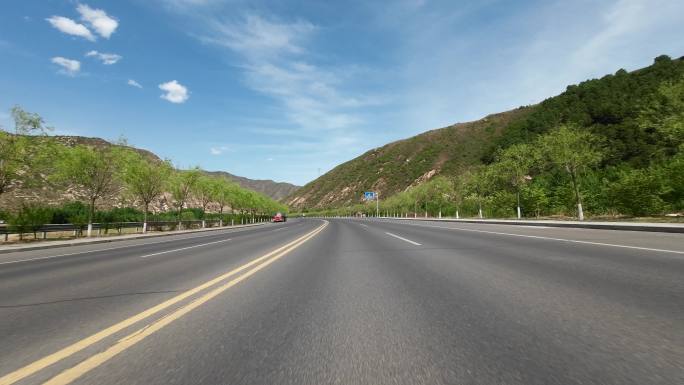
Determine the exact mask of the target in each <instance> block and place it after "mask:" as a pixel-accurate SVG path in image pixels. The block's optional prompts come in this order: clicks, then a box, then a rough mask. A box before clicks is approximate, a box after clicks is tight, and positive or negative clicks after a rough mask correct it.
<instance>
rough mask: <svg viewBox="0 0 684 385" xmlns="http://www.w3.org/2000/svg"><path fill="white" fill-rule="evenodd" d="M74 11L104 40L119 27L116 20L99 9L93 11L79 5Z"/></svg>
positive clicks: (83, 5)
mask: <svg viewBox="0 0 684 385" xmlns="http://www.w3.org/2000/svg"><path fill="white" fill-rule="evenodd" d="M76 10H77V11H78V13H80V14H81V19H82V20H83V21H85V22H87V23H88V25H90V27H91V28H93V29H94V30H95V32H97V33H98V34H99V35H100V36H102V37H104V38H105V39H109V37H110V36H111V35H112V34H113V33H114V31H116V28H117V27H118V26H119V22H118V21H117V20H116V19H114V18H112V17H111V16H109V15H107V13H106V12H105V11H103V10H101V9H94V8H90V7H89V6H87V5H85V4H79V5H78V7H76Z"/></svg>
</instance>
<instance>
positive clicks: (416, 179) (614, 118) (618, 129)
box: [286, 56, 684, 210]
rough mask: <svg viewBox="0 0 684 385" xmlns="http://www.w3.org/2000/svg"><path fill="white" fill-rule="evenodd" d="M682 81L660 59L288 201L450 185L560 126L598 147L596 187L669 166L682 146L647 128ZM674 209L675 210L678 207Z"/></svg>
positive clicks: (415, 141) (402, 152)
mask: <svg viewBox="0 0 684 385" xmlns="http://www.w3.org/2000/svg"><path fill="white" fill-rule="evenodd" d="M682 79H684V61H683V60H682V58H680V59H677V60H671V59H670V58H669V57H667V56H661V57H658V58H656V59H655V61H654V63H653V65H651V66H649V67H646V68H643V69H640V70H637V71H633V72H627V71H625V70H622V69H621V70H618V71H617V72H616V73H615V74H613V75H606V76H604V77H603V78H601V79H593V80H588V81H585V82H582V83H580V84H578V85H571V86H568V87H567V89H566V91H565V92H563V93H562V94H560V95H558V96H555V97H552V98H549V99H547V100H545V101H543V102H541V103H539V104H537V105H534V106H528V107H521V108H519V109H516V110H512V111H508V112H504V113H500V114H494V115H490V116H487V117H486V118H484V119H481V120H479V121H475V122H470V123H462V124H455V125H453V126H449V127H445V128H441V129H437V130H433V131H429V132H426V133H423V134H420V135H417V136H415V137H412V138H409V139H406V140H401V141H397V142H394V143H390V144H387V145H385V146H383V147H380V148H377V149H374V150H371V151H368V152H367V153H365V154H363V155H361V156H360V157H358V158H356V159H353V160H351V161H349V162H346V163H344V164H341V165H339V166H337V167H336V168H334V169H333V170H331V171H330V172H328V173H326V174H325V175H323V176H321V177H320V178H318V179H316V180H314V181H312V182H311V183H309V184H307V185H306V186H304V187H303V188H301V189H300V190H298V191H297V192H295V193H294V194H292V195H291V196H290V197H289V198H287V199H286V202H287V203H288V204H289V205H290V206H291V207H293V208H297V209H309V210H310V209H322V208H330V207H341V206H348V205H352V204H357V203H359V202H360V197H361V196H362V192H363V191H368V190H375V191H379V192H380V194H381V196H384V197H389V196H392V195H395V194H397V193H399V192H401V191H405V190H407V189H409V188H411V187H412V186H415V185H419V184H421V183H423V182H425V181H427V180H430V179H433V178H434V177H435V176H438V175H443V176H447V177H449V178H452V177H455V176H458V175H461V174H463V173H465V172H467V171H470V170H474V169H476V168H478V167H479V166H480V165H483V164H485V165H486V164H490V163H492V162H494V161H495V160H496V158H497V154H499V153H500V152H501V150H502V149H506V148H508V147H510V146H511V145H514V144H533V143H535V140H537V138H538V137H539V136H540V135H543V134H546V133H548V132H550V131H551V130H553V129H554V128H556V127H558V126H561V125H570V126H572V127H576V128H577V129H578V130H580V131H585V132H588V133H590V134H592V135H593V137H596V138H597V139H598V141H599V142H600V147H601V151H602V156H601V161H600V163H599V164H597V165H596V166H595V168H596V169H597V170H602V172H604V174H601V173H598V174H596V173H594V174H593V175H592V176H593V177H594V178H598V179H597V180H595V181H593V183H599V184H600V183H603V182H601V178H604V179H605V178H607V179H606V180H609V179H610V178H611V175H612V174H615V173H618V172H622V171H624V170H626V169H629V170H641V169H644V170H645V169H646V168H648V167H649V166H650V165H652V163H653V162H655V161H660V162H666V163H667V159H669V158H670V157H673V156H675V154H676V153H677V146H678V142H677V140H672V138H670V137H668V135H665V134H663V132H661V131H659V130H657V129H656V128H655V127H654V126H653V124H651V125H650V126H649V124H645V123H644V122H645V120H648V119H647V115H648V114H649V110H651V114H652V115H653V114H655V115H661V114H664V113H665V112H664V111H652V110H653V109H654V108H655V109H657V108H659V107H658V106H661V104H662V103H661V104H659V102H660V101H661V99H662V98H663V96H662V92H661V89H662V86H663V85H664V84H674V83H676V84H679V83H681V82H683V80H682ZM537 171H539V170H537ZM605 173H609V174H611V175H608V174H605ZM552 176H553V177H556V176H557V177H559V178H562V175H556V174H554V175H552ZM552 176H549V175H546V176H545V177H547V178H550V177H552ZM606 180H604V182H605V181H606ZM605 199H608V198H605ZM668 199H671V200H672V199H674V200H679V199H681V198H679V197H669V198H668ZM674 203H675V204H674V206H677V203H678V202H674Z"/></svg>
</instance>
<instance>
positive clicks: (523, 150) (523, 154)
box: [494, 143, 537, 219]
mask: <svg viewBox="0 0 684 385" xmlns="http://www.w3.org/2000/svg"><path fill="white" fill-rule="evenodd" d="M536 154H537V151H534V150H533V148H532V147H531V146H529V145H527V144H524V143H520V144H514V145H512V146H510V147H508V148H506V149H504V150H503V151H501V152H500V153H499V156H498V161H497V163H495V164H494V167H495V170H496V172H497V174H498V176H500V177H502V178H503V179H504V180H505V181H506V184H507V185H508V186H510V187H511V188H513V190H514V191H515V195H516V200H517V204H518V206H517V216H518V219H520V218H521V217H522V213H521V210H520V191H521V189H522V186H523V185H524V184H525V182H526V181H527V178H528V177H529V175H528V174H529V173H530V169H531V168H532V166H533V165H534V164H535V163H537V155H536Z"/></svg>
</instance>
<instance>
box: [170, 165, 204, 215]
mask: <svg viewBox="0 0 684 385" xmlns="http://www.w3.org/2000/svg"><path fill="white" fill-rule="evenodd" d="M200 176H201V173H200V170H199V167H195V168H193V169H190V170H184V171H176V172H175V173H174V174H173V175H172V176H171V179H170V181H169V187H170V189H171V196H172V197H173V200H174V205H175V206H176V207H177V209H178V220H180V219H181V218H182V215H183V207H184V206H185V204H186V203H187V201H188V199H189V198H190V193H191V192H192V190H193V189H194V188H195V185H196V184H197V181H198V180H199V178H200Z"/></svg>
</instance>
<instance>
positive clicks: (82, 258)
mask: <svg viewBox="0 0 684 385" xmlns="http://www.w3.org/2000/svg"><path fill="white" fill-rule="evenodd" d="M57 250H58V251H57ZM3 262H5V263H4V264H3ZM0 345H1V346H3V349H1V350H0V384H4V383H15V382H16V383H43V382H45V381H51V383H79V384H118V383H126V384H146V385H149V384H170V383H175V384H222V383H226V384H227V383H231V384H234V383H244V384H271V383H278V384H320V383H339V384H354V383H357V384H385V383H387V384H390V383H391V384H397V383H398V384H441V383H443V384H460V383H464V384H679V383H684V236H682V235H680V234H661V233H636V232H621V231H611V230H582V229H551V228H548V229H547V228H525V227H516V226H504V225H475V224H449V223H437V222H419V221H382V220H361V219H329V220H327V221H324V220H319V219H303V220H292V221H290V222H287V223H285V224H278V225H267V226H260V227H254V228H248V229H235V230H228V231H220V232H217V233H216V234H213V233H212V234H205V235H203V236H202V237H199V236H190V235H187V236H179V237H177V238H173V237H172V238H171V239H168V240H163V241H162V240H161V239H150V240H139V241H135V242H132V241H131V242H125V243H124V242H117V243H112V244H109V245H106V246H103V245H99V246H90V247H84V246H79V248H64V249H54V250H44V251H41V252H38V251H34V252H31V253H22V254H16V255H9V254H8V255H3V256H2V259H1V260H0ZM3 376H4V377H3Z"/></svg>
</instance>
